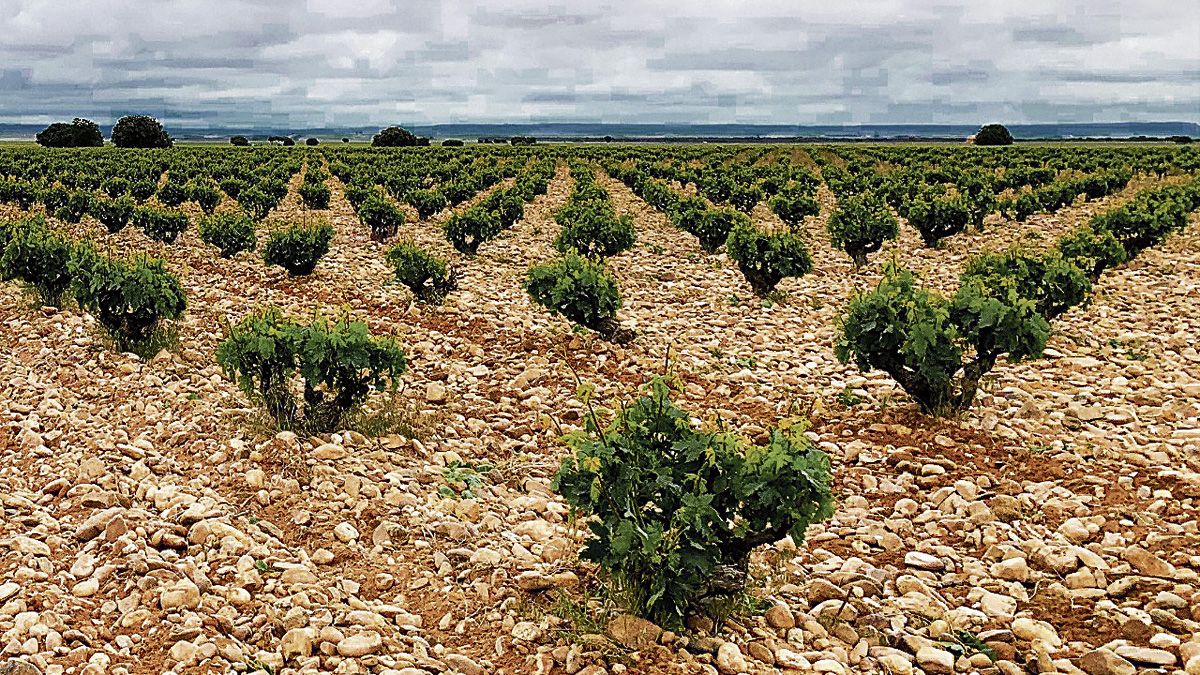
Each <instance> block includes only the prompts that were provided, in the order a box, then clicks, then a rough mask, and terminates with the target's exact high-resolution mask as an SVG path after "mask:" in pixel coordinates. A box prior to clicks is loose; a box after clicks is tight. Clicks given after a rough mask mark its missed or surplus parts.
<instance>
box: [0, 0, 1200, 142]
mask: <svg viewBox="0 0 1200 675" xmlns="http://www.w3.org/2000/svg"><path fill="white" fill-rule="evenodd" d="M0 35H3V36H4V38H3V40H0V122H10V123H12V122H23V123H39V124H40V123H45V122H49V121H54V120H57V119H60V118H70V117H73V116H76V115H82V116H88V117H91V118H93V119H95V120H96V121H98V122H101V123H102V124H107V123H108V122H111V120H112V119H114V118H115V117H116V116H119V115H121V114H125V113H129V112H145V113H148V114H153V115H156V116H159V117H160V118H162V119H163V120H164V121H166V122H168V123H169V124H175V125H198V126H199V125H212V126H241V125H255V126H267V125H272V126H294V127H321V126H331V127H342V126H359V125H363V126H370V125H383V124H390V123H407V124H420V123H449V122H532V121H586V122H624V123H634V122H650V123H657V122H675V123H726V122H740V123H774V124H805V123H809V124H828V123H967V124H976V123H980V122H983V121H1003V122H1009V123H1015V122H1055V121H1070V122H1087V121H1098V122H1099V121H1167V120H1179V121H1200V0H1041V1H1036V2H1032V1H1027V0H988V1H984V0H963V1H961V2H940V3H938V2H926V1H923V0H862V1H859V0H854V1H846V0H819V1H812V0H781V1H776V0H755V1H744V2H725V1H712V0H692V1H691V2H670V3H668V2H657V1H653V0H642V1H640V2H628V3H620V4H618V3H612V4H606V3H599V2H593V1H591V0H574V1H573V2H569V3H563V4H548V3H544V2H526V1H523V0H494V1H492V2H486V3H470V2H459V1H455V0H422V1H420V2H411V1H410V2H388V1H386V0H299V1H296V2H284V1H277V0H157V1H156V2H129V1H121V0H0Z"/></svg>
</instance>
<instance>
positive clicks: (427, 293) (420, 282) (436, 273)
mask: <svg viewBox="0 0 1200 675" xmlns="http://www.w3.org/2000/svg"><path fill="white" fill-rule="evenodd" d="M387 261H388V263H389V264H390V265H391V266H392V269H393V271H394V272H395V274H396V280H397V281H399V282H400V283H402V284H404V285H405V286H407V287H408V289H409V290H411V291H412V292H413V295H415V296H417V299H418V300H421V301H422V302H429V303H433V304H439V303H441V302H442V300H443V299H445V297H446V294H447V293H449V292H450V291H452V290H454V288H455V287H456V285H457V282H456V278H455V274H454V271H453V270H451V269H449V268H448V266H447V265H446V261H445V260H442V259H441V258H438V257H436V256H434V255H433V254H432V253H429V252H427V251H425V250H423V249H421V248H420V247H418V246H417V245H416V244H411V243H403V244H397V245H396V246H393V247H392V249H391V250H389V251H388V253H387Z"/></svg>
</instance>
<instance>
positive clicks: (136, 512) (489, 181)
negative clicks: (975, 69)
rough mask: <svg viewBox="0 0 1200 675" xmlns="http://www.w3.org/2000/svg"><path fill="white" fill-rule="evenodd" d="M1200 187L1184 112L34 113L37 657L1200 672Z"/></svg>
mask: <svg viewBox="0 0 1200 675" xmlns="http://www.w3.org/2000/svg"><path fill="white" fill-rule="evenodd" d="M1197 213H1200V151H1198V150H1196V149H1194V148H1192V147H1183V146H1181V147H1174V146H1165V145H1152V144H1144V145H1104V146H1101V145H1082V144H1081V145H1073V146H1072V145H1017V146H1008V147H1002V148H986V147H971V146H949V145H866V144H863V145H836V144H830V145H815V144H814V145H795V146H793V145H787V146H784V145H752V146H737V145H622V144H597V145H538V144H532V145H512V146H501V145H490V144H489V145H471V146H466V147H404V148H361V147H352V146H345V147H331V146H307V147H303V146H297V147H272V146H268V147H263V146H254V147H231V148H224V147H223V148H217V147H204V146H191V147H188V146H181V147H173V148H167V149H147V150H134V149H116V148H82V149H46V148H32V147H29V148H26V147H19V146H11V147H2V148H0V279H3V281H2V282H0V341H2V344H3V346H4V358H3V360H2V361H0V402H2V405H0V508H2V509H3V516H4V517H3V518H2V519H0V673H9V672H12V673H22V674H24V673H26V672H30V673H32V672H39V673H56V674H63V673H70V674H74V673H87V674H92V673H122V672H123V673H163V672H172V673H184V672H187V673H192V672H212V673H228V672H242V673H252V672H266V673H272V674H280V675H282V674H284V673H315V672H321V671H330V672H338V673H367V672H370V673H389V674H391V675H397V674H401V675H422V674H425V675H427V674H429V673H463V674H465V675H475V674H476V673H508V674H516V673H535V672H536V673H547V674H549V673H560V672H561V673H568V674H570V675H576V674H578V675H601V674H602V673H614V674H619V673H693V672H694V673H717V672H719V673H722V674H730V673H771V672H796V673H803V672H822V673H860V672H861V673H897V674H908V673H916V672H924V673H952V672H963V673H967V672H976V673H1002V674H1004V675H1015V674H1017V673H1051V672H1062V673H1077V672H1085V673H1089V674H1090V675H1099V674H1111V675H1117V674H1121V675H1126V674H1128V675H1132V674H1133V673H1135V672H1138V671H1139V670H1141V669H1147V670H1149V671H1153V672H1186V673H1188V674H1195V673H1200V524H1198V520H1197V516H1196V514H1197V500H1200V452H1198V450H1200V431H1198V430H1200V352H1198V351H1197V347H1196V337H1197V336H1198V335H1200V257H1198V255H1197V251H1198V250H1200V249H1198V246H1200V229H1198V222H1200V216H1197ZM18 657H20V659H21V663H22V664H23V665H22V666H13V668H16V669H15V670H6V669H5V668H6V666H5V662H6V661H5V660H6V659H9V658H12V659H17V658H18ZM13 662H15V661H13ZM34 666H36V670H29V671H26V670H21V669H20V668H21V667H34ZM1153 669H1161V671H1158V670H1153Z"/></svg>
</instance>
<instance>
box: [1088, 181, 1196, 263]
mask: <svg viewBox="0 0 1200 675" xmlns="http://www.w3.org/2000/svg"><path fill="white" fill-rule="evenodd" d="M1198 207H1200V179H1193V180H1192V182H1191V183H1189V184H1187V185H1169V186H1166V187H1161V188H1155V189H1150V190H1143V191H1142V192H1139V193H1138V194H1137V195H1136V196H1134V198H1133V199H1131V200H1129V202H1127V203H1125V204H1124V205H1122V206H1120V207H1118V208H1115V209H1110V210H1108V211H1105V212H1103V213H1098V214H1096V216H1094V217H1093V218H1092V223H1091V224H1092V227H1093V228H1094V229H1095V230H1097V231H1099V230H1107V231H1108V232H1111V233H1112V235H1113V236H1114V237H1116V239H1117V241H1119V242H1120V243H1121V246H1123V247H1124V248H1125V251H1126V252H1127V253H1128V254H1129V257H1131V258H1132V257H1133V256H1135V255H1137V254H1138V253H1139V252H1141V251H1142V250H1144V249H1146V248H1149V247H1150V246H1153V245H1155V244H1157V243H1158V242H1160V241H1162V240H1163V239H1164V238H1165V237H1166V236H1167V235H1168V234H1170V233H1171V232H1174V231H1175V230H1178V229H1181V228H1182V227H1183V226H1184V225H1186V224H1187V214H1188V213H1189V212H1191V211H1194V210H1196V208H1198Z"/></svg>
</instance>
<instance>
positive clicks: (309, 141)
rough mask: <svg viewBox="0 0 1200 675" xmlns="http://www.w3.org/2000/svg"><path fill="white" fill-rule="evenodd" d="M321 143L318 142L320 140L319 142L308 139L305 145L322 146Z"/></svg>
mask: <svg viewBox="0 0 1200 675" xmlns="http://www.w3.org/2000/svg"><path fill="white" fill-rule="evenodd" d="M320 142H321V141H318V140H317V139H315V138H309V139H307V140H305V141H304V144H305V145H318V144H320Z"/></svg>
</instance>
